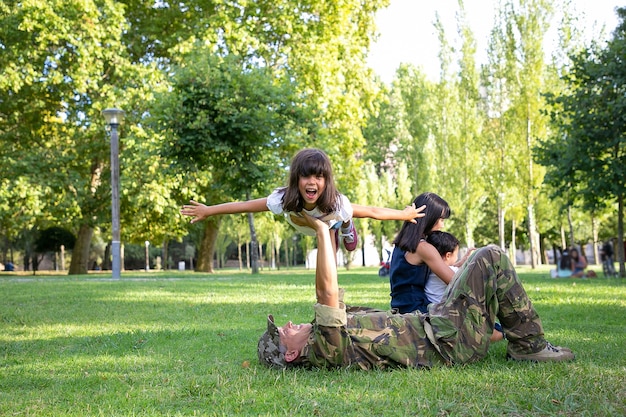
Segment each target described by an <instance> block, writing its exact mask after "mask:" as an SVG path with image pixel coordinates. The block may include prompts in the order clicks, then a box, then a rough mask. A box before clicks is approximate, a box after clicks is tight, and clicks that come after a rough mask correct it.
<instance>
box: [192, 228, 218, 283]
mask: <svg viewBox="0 0 626 417" xmlns="http://www.w3.org/2000/svg"><path fill="white" fill-rule="evenodd" d="M219 228H220V219H219V217H209V218H208V219H206V220H205V221H204V230H203V233H202V239H201V240H200V250H199V251H198V255H197V258H198V260H197V262H196V269H195V271H196V272H208V273H210V274H212V273H213V272H215V271H214V270H213V256H214V255H215V242H216V240H217V232H218V231H219Z"/></svg>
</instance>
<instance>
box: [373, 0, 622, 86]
mask: <svg viewBox="0 0 626 417" xmlns="http://www.w3.org/2000/svg"><path fill="white" fill-rule="evenodd" d="M498 3H499V1H497V0H465V1H464V5H465V12H466V14H467V18H468V21H469V24H470V27H471V29H472V31H473V32H474V36H475V37H476V42H477V47H478V50H477V60H478V61H479V63H480V62H482V57H484V56H485V55H486V52H485V51H486V48H487V42H488V37H489V32H490V30H491V28H492V27H493V14H494V9H495V7H496V6H497V4H498ZM573 4H574V9H575V10H576V14H577V16H578V17H579V19H580V22H581V25H583V26H584V30H585V34H586V36H585V39H591V37H592V36H599V34H600V33H601V31H600V29H601V28H602V26H603V25H605V26H606V32H605V33H606V34H607V35H608V34H610V32H611V31H612V30H613V29H614V28H615V27H616V26H617V16H616V14H615V12H614V10H615V8H616V7H618V6H621V7H626V0H621V1H619V0H573ZM457 10H458V1H457V0H391V3H390V5H389V7H387V8H385V9H383V10H380V11H379V12H378V14H377V15H376V25H377V28H378V33H379V38H378V40H377V41H376V42H375V43H374V44H373V45H372V47H371V49H370V54H369V57H368V64H369V66H370V67H371V68H372V69H373V70H374V71H375V72H376V73H377V74H378V75H379V76H380V77H381V79H382V80H383V81H384V82H386V83H389V82H391V80H392V79H393V76H394V74H395V71H396V69H397V68H398V66H399V65H400V63H411V64H414V65H416V66H418V67H421V68H422V69H423V70H424V71H425V72H426V74H428V76H429V78H431V79H433V80H436V79H437V78H438V73H439V60H438V58H437V53H438V51H439V41H438V40H437V35H436V32H435V28H434V26H433V22H434V20H435V13H436V12H439V16H440V18H441V19H442V22H443V25H444V29H445V31H446V34H447V35H448V37H451V36H452V35H456V22H455V15H456V12H457Z"/></svg>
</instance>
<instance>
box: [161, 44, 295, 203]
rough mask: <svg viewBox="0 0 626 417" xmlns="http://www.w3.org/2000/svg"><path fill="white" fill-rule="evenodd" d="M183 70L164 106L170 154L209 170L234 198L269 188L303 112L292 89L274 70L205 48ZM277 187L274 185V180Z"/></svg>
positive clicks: (181, 161)
mask: <svg viewBox="0 0 626 417" xmlns="http://www.w3.org/2000/svg"><path fill="white" fill-rule="evenodd" d="M189 61H190V63H191V64H189V65H187V66H185V67H182V68H180V69H179V70H178V72H177V74H176V77H175V80H174V82H173V85H172V92H170V93H168V95H170V97H169V100H170V101H169V103H168V105H167V107H166V108H164V109H163V111H162V118H161V121H162V125H163V126H164V128H165V129H167V130H168V132H171V134H172V136H171V139H170V140H169V142H168V143H167V144H166V147H165V150H164V152H165V155H166V156H167V157H171V158H173V159H174V160H175V161H177V162H178V163H179V164H181V165H182V166H183V167H189V166H191V167H193V168H194V169H196V170H210V171H211V172H212V176H213V181H216V182H218V183H219V184H221V186H222V188H223V189H224V191H225V192H226V193H228V194H231V195H232V196H234V197H236V196H243V195H245V194H246V192H249V193H251V194H253V195H254V194H256V193H257V192H258V190H262V191H263V192H265V191H266V189H267V187H268V186H267V185H266V183H267V182H268V181H272V180H273V179H274V178H275V177H276V176H278V175H279V174H278V172H279V170H280V169H281V168H282V167H284V166H285V160H284V157H285V149H291V146H290V143H291V142H292V141H293V138H294V137H295V136H297V135H298V134H300V133H303V134H307V132H306V131H302V130H300V129H299V128H296V126H298V125H303V124H304V123H303V122H304V121H305V117H304V114H303V112H302V111H301V102H297V101H295V100H296V97H295V96H294V88H293V86H292V85H291V84H290V82H289V81H288V80H286V79H285V78H283V79H278V78H276V77H274V76H273V74H272V72H271V71H270V70H269V69H268V68H262V67H255V66H251V65H250V64H247V63H246V62H245V61H243V60H241V59H240V58H237V57H235V56H232V55H229V56H227V57H224V58H222V57H218V56H215V55H209V54H206V53H202V52H199V53H197V54H195V55H193V56H190V57H189ZM274 185H275V184H274Z"/></svg>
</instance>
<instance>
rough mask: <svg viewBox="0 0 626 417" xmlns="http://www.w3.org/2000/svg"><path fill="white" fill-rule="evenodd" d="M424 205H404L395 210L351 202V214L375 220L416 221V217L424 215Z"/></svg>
mask: <svg viewBox="0 0 626 417" xmlns="http://www.w3.org/2000/svg"><path fill="white" fill-rule="evenodd" d="M425 208H426V206H422V207H419V208H415V205H414V204H411V205H410V206H406V207H405V208H404V210H396V209H391V208H385V207H372V206H361V205H358V204H352V212H353V213H352V216H353V217H355V218H370V219H376V220H404V221H408V222H411V223H416V220H415V219H416V218H418V217H424V213H422V211H424V209H425Z"/></svg>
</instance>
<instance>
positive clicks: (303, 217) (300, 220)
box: [291, 212, 328, 230]
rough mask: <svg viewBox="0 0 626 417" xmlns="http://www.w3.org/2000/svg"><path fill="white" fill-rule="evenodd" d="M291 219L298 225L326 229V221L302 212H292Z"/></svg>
mask: <svg viewBox="0 0 626 417" xmlns="http://www.w3.org/2000/svg"><path fill="white" fill-rule="evenodd" d="M291 221H292V222H293V223H294V224H296V225H298V226H304V227H310V228H311V229H313V230H328V225H327V224H326V223H324V222H323V221H322V220H320V219H318V218H316V217H313V216H309V215H308V214H306V213H304V212H302V213H301V214H292V215H291Z"/></svg>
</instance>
